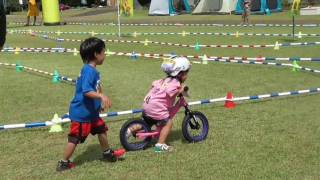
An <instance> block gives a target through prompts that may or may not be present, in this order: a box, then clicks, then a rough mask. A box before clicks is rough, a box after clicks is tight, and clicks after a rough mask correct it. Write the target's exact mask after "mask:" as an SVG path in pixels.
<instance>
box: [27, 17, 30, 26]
mask: <svg viewBox="0 0 320 180" xmlns="http://www.w3.org/2000/svg"><path fill="white" fill-rule="evenodd" d="M29 23H30V16H27V24H26V26H29Z"/></svg>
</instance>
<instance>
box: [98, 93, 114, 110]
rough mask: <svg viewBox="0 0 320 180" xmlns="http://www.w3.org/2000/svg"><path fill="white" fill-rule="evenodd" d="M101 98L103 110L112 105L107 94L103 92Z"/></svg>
mask: <svg viewBox="0 0 320 180" xmlns="http://www.w3.org/2000/svg"><path fill="white" fill-rule="evenodd" d="M100 99H101V111H104V110H106V109H108V108H110V107H111V104H112V102H111V100H110V99H109V98H108V97H107V96H105V95H103V94H101V96H100Z"/></svg>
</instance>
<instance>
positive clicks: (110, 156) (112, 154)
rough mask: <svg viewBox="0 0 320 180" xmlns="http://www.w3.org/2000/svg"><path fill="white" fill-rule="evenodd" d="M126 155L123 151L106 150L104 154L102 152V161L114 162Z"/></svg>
mask: <svg viewBox="0 0 320 180" xmlns="http://www.w3.org/2000/svg"><path fill="white" fill-rule="evenodd" d="M125 153H126V151H125V150H124V149H118V150H112V149H110V150H108V151H106V152H103V153H102V155H103V159H104V160H107V161H109V162H116V161H117V159H118V158H120V157H121V156H123V155H124V154H125Z"/></svg>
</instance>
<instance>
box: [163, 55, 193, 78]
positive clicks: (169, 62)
mask: <svg viewBox="0 0 320 180" xmlns="http://www.w3.org/2000/svg"><path fill="white" fill-rule="evenodd" d="M190 66H191V64H190V62H189V60H188V59H187V58H185V57H177V56H173V57H170V58H169V59H165V60H164V61H163V63H162V64H161V70H162V71H164V72H165V73H166V74H168V75H169V76H172V77H175V76H177V75H178V74H179V73H180V72H181V71H187V70H189V69H190Z"/></svg>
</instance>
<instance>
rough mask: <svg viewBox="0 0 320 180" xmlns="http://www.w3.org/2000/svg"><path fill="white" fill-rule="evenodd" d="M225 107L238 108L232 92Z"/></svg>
mask: <svg viewBox="0 0 320 180" xmlns="http://www.w3.org/2000/svg"><path fill="white" fill-rule="evenodd" d="M224 107H226V108H228V109H232V108H234V107H236V104H235V103H234V102H233V95H232V93H231V92H228V93H227V97H226V102H225V103H224Z"/></svg>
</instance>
